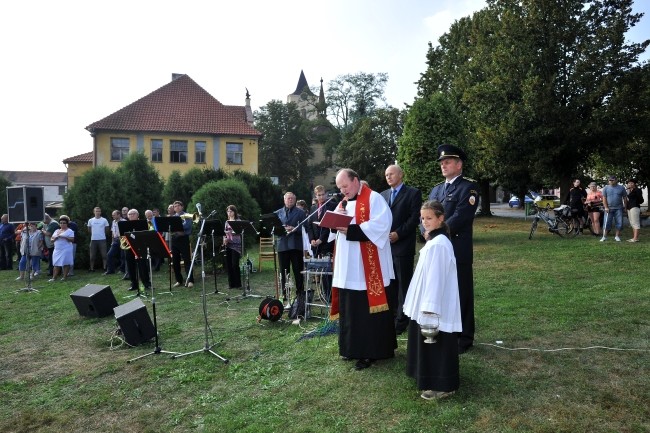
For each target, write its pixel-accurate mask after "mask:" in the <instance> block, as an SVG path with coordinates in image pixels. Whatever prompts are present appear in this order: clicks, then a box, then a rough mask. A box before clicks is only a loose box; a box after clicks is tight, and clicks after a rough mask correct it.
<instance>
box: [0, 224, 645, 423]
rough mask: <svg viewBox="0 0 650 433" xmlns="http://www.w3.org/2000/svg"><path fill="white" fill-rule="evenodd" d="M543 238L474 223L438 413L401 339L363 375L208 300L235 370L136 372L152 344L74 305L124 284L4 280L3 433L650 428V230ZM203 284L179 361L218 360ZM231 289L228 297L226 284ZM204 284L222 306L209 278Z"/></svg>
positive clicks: (186, 317)
mask: <svg viewBox="0 0 650 433" xmlns="http://www.w3.org/2000/svg"><path fill="white" fill-rule="evenodd" d="M529 224H530V221H528V222H525V221H519V220H513V219H508V218H478V219H477V220H476V222H475V234H474V237H475V265H474V278H475V292H476V294H475V304H476V321H477V335H476V338H477V340H476V346H475V348H474V349H473V350H471V351H469V352H467V353H466V354H464V355H462V356H461V364H460V368H461V387H460V390H459V392H458V393H457V394H456V395H455V396H453V397H452V398H450V399H448V400H445V401H439V402H436V401H433V402H430V401H425V400H423V399H421V398H420V397H419V392H418V391H417V390H416V389H415V385H414V382H413V381H412V380H411V379H410V378H408V377H407V376H406V375H405V374H404V367H405V365H404V364H405V353H406V341H405V338H402V339H400V340H399V348H398V350H397V352H396V357H395V359H393V360H389V361H382V362H378V363H376V364H374V365H373V366H372V367H371V368H369V369H367V370H364V371H360V372H358V371H354V369H353V368H352V365H351V364H350V363H349V362H344V361H341V360H340V359H339V357H338V349H337V343H336V336H335V335H331V334H330V335H324V336H320V337H318V336H316V337H314V338H301V337H303V336H305V335H306V334H308V333H310V332H312V331H315V330H318V329H321V328H324V326H325V325H327V324H326V323H325V322H324V321H322V320H318V319H311V320H308V321H307V323H303V324H302V325H300V326H297V325H292V324H291V323H290V322H284V321H282V322H276V323H271V322H268V321H262V322H261V323H258V322H257V320H256V318H257V315H258V308H259V304H260V299H258V298H248V299H244V300H240V301H236V300H234V299H232V300H230V301H228V300H227V295H225V294H217V295H209V296H208V305H207V312H208V322H209V325H210V343H215V346H214V348H213V350H214V351H215V352H217V353H219V354H220V355H222V356H224V357H226V358H228V359H229V360H230V362H229V363H228V364H224V363H223V362H221V361H220V360H219V359H218V358H216V357H214V356H213V355H211V354H209V353H206V352H200V353H197V354H194V355H190V356H187V357H183V358H180V359H171V358H170V357H169V356H168V355H163V354H161V355H153V356H149V357H146V358H143V359H141V360H138V361H135V362H132V363H127V360H129V359H132V358H134V357H137V356H139V355H142V354H145V353H148V352H151V351H152V350H153V348H154V344H153V343H147V344H144V345H140V346H138V347H136V348H128V347H126V346H124V345H122V346H120V345H119V340H117V339H114V338H112V336H113V334H114V331H115V329H116V323H115V319H114V317H113V316H110V317H106V318H103V319H89V318H84V317H81V316H79V314H78V313H77V310H76V308H75V306H74V304H73V303H72V301H71V300H70V297H69V294H70V293H71V292H73V291H75V290H77V289H79V288H80V287H82V286H84V285H85V284H88V283H92V284H108V285H110V286H111V288H112V290H113V292H114V293H115V296H116V298H117V300H118V302H119V303H120V304H123V303H125V302H128V300H129V299H125V298H124V297H125V296H126V295H127V294H128V292H127V291H126V290H125V289H126V288H127V287H128V284H126V282H124V281H121V280H119V276H116V275H111V276H103V275H101V273H98V272H95V273H88V272H85V271H83V270H77V271H76V273H77V275H76V276H75V277H73V278H71V279H70V281H68V282H55V283H47V282H46V281H45V280H44V279H43V278H41V279H39V280H37V281H36V282H35V283H34V287H35V288H37V289H39V290H40V292H39V293H15V290H16V289H18V288H20V287H23V286H24V283H22V282H16V281H14V279H15V277H16V276H17V271H12V272H10V271H2V272H0V282H2V286H1V287H2V288H1V289H0V296H1V297H2V298H1V299H2V305H3V306H2V309H1V310H0V354H1V355H0V395H1V396H2V405H0V431H2V432H185V431H206V432H318V433H325V432H351V433H352V432H354V433H356V432H371V431H373V432H405V433H406V432H409V433H410V432H461V431H462V432H554V433H555V432H567V433H568V432H571V433H574V432H648V431H650V404H649V402H650V344H649V341H650V314H649V313H648V311H649V310H650V289H649V287H650V283H649V281H650V278H649V277H650V271H649V267H648V257H650V236H648V237H646V236H647V233H648V232H647V230H646V229H644V230H643V231H642V233H641V239H642V241H641V242H640V243H636V244H632V243H627V242H621V243H615V242H607V243H600V242H598V238H596V237H592V236H582V237H577V238H575V239H562V238H559V237H558V236H555V235H551V234H550V233H548V232H546V233H545V232H544V231H543V230H541V229H540V230H538V232H537V233H536V234H535V237H534V238H533V240H528V230H529ZM626 231H627V232H629V229H626ZM627 232H626V233H624V235H629V233H627ZM628 237H629V236H628ZM625 239H626V238H625ZM251 251H252V250H251ZM271 266H272V265H270V264H269V263H266V264H265V269H264V270H263V271H262V272H257V273H254V274H253V278H252V283H251V287H252V289H253V292H254V293H257V294H261V295H267V294H273V293H274V292H275V286H274V284H273V275H272V272H271V271H270V268H271ZM195 277H196V283H197V284H196V286H195V287H194V288H193V289H186V288H184V289H174V294H173V295H168V294H160V295H158V296H157V298H156V300H157V302H156V305H157V312H158V314H157V316H158V324H159V333H160V337H161V340H160V341H161V345H162V347H163V349H165V350H170V351H177V352H189V351H193V350H200V349H202V348H203V346H204V341H205V335H204V318H203V317H204V316H203V309H202V305H201V297H200V296H199V295H200V292H201V277H200V273H199V272H197V273H196V274H195ZM217 283H218V287H219V289H220V291H225V289H224V287H225V286H226V280H225V276H224V275H218V277H217ZM154 284H155V286H156V290H157V291H166V290H167V289H168V285H169V279H168V274H167V273H166V272H158V273H155V280H154ZM205 285H206V291H207V292H208V293H211V292H213V291H214V282H213V277H212V275H206V279H205ZM238 294H239V292H238V291H234V292H233V291H231V292H230V293H229V295H230V296H232V297H234V296H235V295H238ZM145 304H146V305H147V308H148V310H149V314H150V315H152V311H151V302H150V301H145ZM316 334H319V333H318V332H316ZM497 341H500V342H502V343H500V344H497ZM559 349H565V350H559Z"/></svg>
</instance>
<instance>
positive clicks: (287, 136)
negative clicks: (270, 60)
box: [255, 100, 313, 188]
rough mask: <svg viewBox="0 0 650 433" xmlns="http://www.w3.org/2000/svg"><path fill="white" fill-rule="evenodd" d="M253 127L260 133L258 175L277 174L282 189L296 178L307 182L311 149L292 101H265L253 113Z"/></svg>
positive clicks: (304, 126)
mask: <svg viewBox="0 0 650 433" xmlns="http://www.w3.org/2000/svg"><path fill="white" fill-rule="evenodd" d="M255 128H257V129H258V130H259V131H260V132H262V134H263V137H262V139H261V140H260V142H259V161H260V164H259V174H260V175H262V176H269V177H271V176H275V177H277V178H278V182H279V184H280V186H282V187H283V188H287V187H288V186H289V185H291V184H293V183H294V182H296V181H304V182H308V179H309V169H308V163H309V159H310V158H312V157H313V151H312V149H311V147H310V145H309V139H308V136H307V133H308V131H307V128H306V125H305V120H304V119H303V118H302V117H301V115H300V111H299V110H298V108H297V106H296V104H295V103H293V102H290V103H288V104H284V103H282V102H280V101H277V100H274V101H271V102H269V103H268V104H266V105H265V106H263V107H261V108H260V110H259V111H256V112H255Z"/></svg>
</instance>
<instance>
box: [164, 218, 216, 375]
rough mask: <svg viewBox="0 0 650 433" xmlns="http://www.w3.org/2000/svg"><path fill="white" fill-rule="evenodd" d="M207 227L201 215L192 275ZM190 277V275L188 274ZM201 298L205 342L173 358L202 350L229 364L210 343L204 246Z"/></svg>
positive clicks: (191, 266)
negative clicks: (196, 348) (201, 346)
mask: <svg viewBox="0 0 650 433" xmlns="http://www.w3.org/2000/svg"><path fill="white" fill-rule="evenodd" d="M215 212H216V211H212V213H211V214H210V215H209V216H208V218H210V217H211V216H212V215H214V213H215ZM204 228H205V219H204V218H203V217H201V229H200V230H199V240H198V241H197V242H196V248H195V249H194V255H193V256H192V264H191V265H190V272H189V275H192V268H193V267H194V261H195V260H196V253H197V251H198V249H199V246H200V245H201V238H202V237H203V230H204ZM188 278H189V276H188ZM201 298H202V299H203V302H202V306H203V319H204V323H205V324H204V330H205V344H204V345H203V348H201V349H198V350H194V351H192V352H187V353H181V354H174V355H172V358H174V359H176V358H180V357H181V356H187V355H192V354H194V353H200V352H205V353H211V354H212V355H214V356H216V357H217V358H219V359H220V360H222V361H223V362H224V364H228V362H229V361H228V359H226V358H224V357H223V356H221V355H219V354H218V353H217V352H215V351H214V350H212V348H213V347H214V346H215V345H216V343H214V344H210V341H209V339H210V336H209V334H208V330H209V328H210V325H209V323H208V303H207V297H206V296H205V270H204V269H203V248H201Z"/></svg>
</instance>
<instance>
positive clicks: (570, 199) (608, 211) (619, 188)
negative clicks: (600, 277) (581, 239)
mask: <svg viewBox="0 0 650 433" xmlns="http://www.w3.org/2000/svg"><path fill="white" fill-rule="evenodd" d="M564 202H565V204H567V205H568V206H569V207H570V208H571V214H572V216H573V217H575V218H576V219H577V220H578V221H579V224H580V233H582V228H583V227H584V226H586V218H587V217H589V218H590V219H591V224H592V227H591V228H592V231H593V234H594V235H595V236H601V238H600V241H601V242H606V241H607V239H608V234H609V233H610V232H611V230H612V227H613V228H614V240H615V241H616V242H621V231H622V230H623V215H624V214H625V213H626V212H627V218H628V221H629V223H630V227H631V228H632V238H630V239H628V240H627V241H628V242H639V231H640V229H641V204H643V202H644V199H643V194H642V192H641V190H640V189H639V187H638V186H637V181H636V179H634V178H632V179H630V180H628V181H627V184H626V185H625V186H624V185H621V184H620V183H619V182H618V179H617V178H616V176H613V175H612V176H609V177H608V178H607V185H605V186H604V187H603V189H602V190H598V185H597V184H596V182H590V183H589V190H588V191H587V190H585V189H584V188H583V187H582V186H581V185H580V179H574V180H573V186H572V187H571V189H570V190H569V192H568V193H567V195H566V198H565V200H564ZM601 218H602V219H603V221H601Z"/></svg>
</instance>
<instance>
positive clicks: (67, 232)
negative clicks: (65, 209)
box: [48, 215, 74, 282]
mask: <svg viewBox="0 0 650 433" xmlns="http://www.w3.org/2000/svg"><path fill="white" fill-rule="evenodd" d="M69 224H70V218H68V217H67V216H65V215H61V217H60V218H59V229H57V230H56V231H55V232H54V233H53V234H52V242H53V243H54V255H53V256H52V265H53V266H54V270H53V273H52V278H51V279H49V280H48V281H49V282H52V281H56V278H57V277H58V276H59V273H60V272H62V274H63V276H62V277H61V281H64V280H65V279H66V278H67V277H68V272H70V266H71V265H72V264H73V263H74V256H73V252H74V245H73V243H74V232H73V231H72V229H71V228H69V227H68V225H69ZM61 270H62V271H61Z"/></svg>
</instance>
